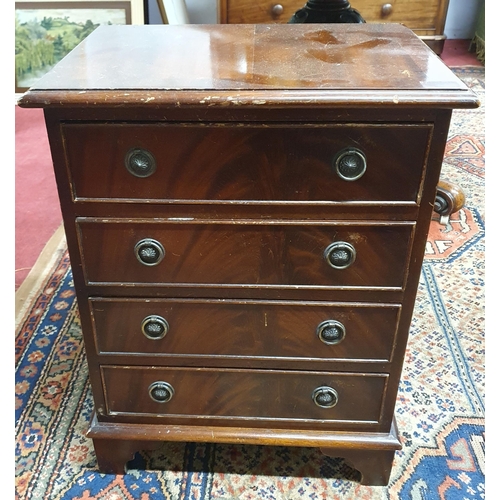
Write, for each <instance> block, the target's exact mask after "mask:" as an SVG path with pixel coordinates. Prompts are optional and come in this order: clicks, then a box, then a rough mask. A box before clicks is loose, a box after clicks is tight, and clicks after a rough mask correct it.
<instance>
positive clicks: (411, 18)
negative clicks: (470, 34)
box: [227, 0, 448, 30]
mask: <svg viewBox="0 0 500 500" xmlns="http://www.w3.org/2000/svg"><path fill="white" fill-rule="evenodd" d="M350 3H351V7H352V8H353V9H356V10H357V11H358V12H359V13H360V14H361V16H362V17H363V19H364V20H365V21H366V22H369V23H374V22H377V23H383V22H392V23H402V24H404V25H405V26H406V27H408V28H410V29H416V30H419V29H420V30H422V29H423V30H433V29H435V28H436V27H438V26H440V25H441V22H442V23H443V26H444V18H445V15H446V12H445V10H446V9H445V6H446V4H447V3H448V0H430V1H427V2H420V1H418V0H393V1H389V2H387V1H383V0H353V1H351V2H350ZM305 4H306V0H292V1H286V2H281V1H277V0H275V1H272V0H271V1H270V0H257V1H256V2H248V1H244V2H241V1H240V0H227V22H228V23H230V24H245V23H246V24H248V23H287V22H288V21H289V20H290V18H291V17H292V16H293V15H294V14H295V12H296V11H297V10H299V9H301V8H302V7H304V5H305ZM441 12H442V14H441ZM441 29H442V28H441Z"/></svg>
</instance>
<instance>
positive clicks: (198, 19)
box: [148, 0, 482, 39]
mask: <svg viewBox="0 0 500 500" xmlns="http://www.w3.org/2000/svg"><path fill="white" fill-rule="evenodd" d="M480 1H482V0H450V3H449V7H448V15H447V17H446V25H445V29H444V33H445V35H446V36H447V37H448V38H458V39H469V38H472V36H473V34H474V26H475V24H474V23H475V21H476V12H477V8H478V5H479V2H480ZM148 2H149V4H148V5H149V19H150V23H151V24H161V17H160V11H159V9H158V3H157V0H148ZM185 2H186V7H187V10H188V14H189V20H190V22H191V23H193V24H214V23H216V22H217V0H185ZM305 3H306V0H304V4H305Z"/></svg>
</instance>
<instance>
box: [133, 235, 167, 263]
mask: <svg viewBox="0 0 500 500" xmlns="http://www.w3.org/2000/svg"><path fill="white" fill-rule="evenodd" d="M134 253H135V256H136V257H137V260H138V261H139V262H140V263H141V264H144V265H145V266H157V265H158V264H159V263H160V262H161V261H162V260H163V257H165V249H164V248H163V245H162V244H161V243H160V242H159V241H156V240H153V239H151V238H144V239H143V240H141V241H139V242H137V243H136V245H135V247H134Z"/></svg>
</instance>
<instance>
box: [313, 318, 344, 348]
mask: <svg viewBox="0 0 500 500" xmlns="http://www.w3.org/2000/svg"><path fill="white" fill-rule="evenodd" d="M316 335H317V336H318V337H319V340H321V342H324V343H325V344H328V345H335V344H339V343H340V342H342V340H344V337H345V326H344V325H343V324H342V323H341V322H340V321H336V320H334V319H329V320H327V321H323V322H322V323H320V324H319V325H318V328H316Z"/></svg>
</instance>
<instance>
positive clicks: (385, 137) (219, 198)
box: [62, 123, 432, 204]
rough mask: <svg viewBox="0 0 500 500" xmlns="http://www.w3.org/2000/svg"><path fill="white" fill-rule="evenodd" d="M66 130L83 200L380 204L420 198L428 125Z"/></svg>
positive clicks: (72, 168)
mask: <svg viewBox="0 0 500 500" xmlns="http://www.w3.org/2000/svg"><path fill="white" fill-rule="evenodd" d="M62 133H63V139H64V144H65V149H66V158H67V162H68V167H69V172H70V178H71V183H72V189H73V197H74V199H77V200H82V201H84V200H89V201H98V200H105V201H127V202H137V203H140V202H142V201H144V200H148V201H149V202H151V201H153V202H157V203H162V202H163V203H166V202H178V203H190V202H191V203H199V202H200V201H213V202H218V203H224V202H226V203H227V202H229V203H230V202H234V201H244V202H246V203H248V202H251V201H254V202H256V203H273V202H274V203H279V202H297V203H308V202H310V203H315V204H317V203H318V202H325V203H331V202H347V201H348V202H360V203H367V202H368V203H369V202H373V203H377V204H380V203H384V202H388V203H394V202H405V203H408V202H410V203H418V201H419V197H420V191H421V179H422V174H423V170H424V167H425V163H426V156H427V150H428V146H429V141H430V138H431V133H432V125H430V124H418V125H417V124H416V125H411V124H406V125H404V124H403V125H401V124H383V125H378V124H342V125H340V124H335V125H331V124H329V125H324V124H322V125H300V126H299V125H297V126H293V125H292V126H290V125H286V126H285V125H269V124H267V125H251V124H231V125H228V124H203V125H199V124H174V125H173V124H166V123H154V124H118V123H106V124H104V123H101V124H95V123H93V124H83V123H79V124H75V123H73V124H63V125H62ZM364 167H366V170H365V171H364V173H362V172H363V168H364ZM131 171H133V172H135V173H131ZM360 173H362V175H361V176H360V177H359V178H357V179H356V180H352V178H353V177H354V178H355V177H358V176H359V174H360ZM342 176H343V177H342ZM347 179H348V180H347Z"/></svg>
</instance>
